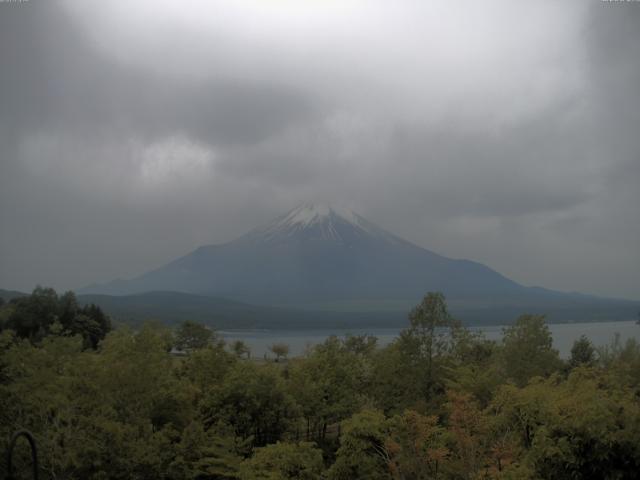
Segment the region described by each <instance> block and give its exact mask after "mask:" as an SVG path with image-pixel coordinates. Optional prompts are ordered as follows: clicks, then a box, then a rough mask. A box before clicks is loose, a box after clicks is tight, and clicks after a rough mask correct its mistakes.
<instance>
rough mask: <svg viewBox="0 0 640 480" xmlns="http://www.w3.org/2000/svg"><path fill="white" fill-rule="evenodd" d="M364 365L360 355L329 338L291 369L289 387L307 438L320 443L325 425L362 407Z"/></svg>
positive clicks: (324, 436)
mask: <svg viewBox="0 0 640 480" xmlns="http://www.w3.org/2000/svg"><path fill="white" fill-rule="evenodd" d="M364 365H365V362H364V359H363V358H362V356H359V355H356V354H355V353H353V352H350V351H348V350H347V349H346V348H345V347H344V345H343V344H342V343H341V342H340V340H338V338H337V337H335V336H332V337H329V338H328V339H327V340H326V341H325V342H324V343H322V344H320V345H316V346H315V348H314V349H313V350H312V353H311V354H310V356H309V357H308V358H305V359H304V360H302V361H299V362H297V363H296V364H294V365H293V366H292V368H291V372H290V381H289V385H290V386H291V392H292V393H293V395H294V397H295V398H296V401H297V403H298V404H299V405H300V407H301V408H302V412H303V415H304V417H305V419H306V423H307V425H306V427H307V439H309V438H310V437H311V438H314V439H315V440H317V441H319V442H320V441H322V440H324V439H325V438H326V436H327V429H328V427H329V425H331V424H334V423H336V422H339V421H341V420H343V419H345V418H348V417H349V415H351V414H353V413H354V412H356V411H357V410H358V409H359V408H360V407H361V406H362V404H363V397H362V395H363V393H364V392H363V390H364V384H365V381H366V379H365V366H364Z"/></svg>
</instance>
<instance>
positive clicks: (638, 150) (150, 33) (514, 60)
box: [0, 0, 640, 299]
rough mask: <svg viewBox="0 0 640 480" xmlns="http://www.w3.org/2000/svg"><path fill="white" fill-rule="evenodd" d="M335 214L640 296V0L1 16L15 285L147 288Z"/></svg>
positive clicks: (0, 205) (5, 180)
mask: <svg viewBox="0 0 640 480" xmlns="http://www.w3.org/2000/svg"><path fill="white" fill-rule="evenodd" d="M327 200H328V201H331V202H332V203H336V204H339V205H342V206H345V207H350V208H352V209H353V210H355V211H356V212H358V213H360V214H361V215H363V216H364V217H365V218H367V219H369V220H370V221H373V222H374V223H376V224H378V225H379V226H381V227H383V228H385V229H387V230H390V231H391V232H393V233H395V234H397V235H400V236H402V237H404V238H406V239H408V240H410V241H413V242H414V243H417V244H418V245H421V246H424V247H426V248H429V249H431V250H433V251H435V252H437V253H440V254H443V255H446V256H449V257H454V258H468V259H472V260H476V261H479V262H482V263H485V264H487V265H489V266H490V267H492V268H494V269H496V270H498V271H499V272H501V273H503V274H505V275H507V276H508V277H510V278H511V279H513V280H516V281H518V282H520V283H523V284H525V285H541V286H545V287H548V288H554V289H559V290H566V291H581V292H585V293H595V294H600V295H609V296H620V297H627V298H634V299H640V2H603V1H600V0H583V1H562V2H559V1H557V0H550V1H540V0H536V1H533V0H531V1H513V0H504V1H489V0H487V1H478V0H456V1H454V2H452V1H441V2H427V1H424V0H416V1H402V0H397V1H387V0H384V1H383V0H381V1H375V0H363V1H350V0H306V1H299V0H272V1H267V0H253V1H250V0H234V1H228V2H217V1H210V0H192V1H191V0H190V1H175V0H174V1H159V0H149V1H136V2H133V1H131V0H121V1H117V0H116V1H109V2H106V1H103V0H95V1H94V0H77V1H63V0H60V1H53V0H50V1H47V2H40V1H37V0H29V1H23V2H21V3H17V2H16V3H13V2H0V288H11V289H20V290H30V289H31V288H33V286H34V285H35V284H37V283H40V284H44V285H51V286H54V287H55V288H57V289H68V288H78V287H81V286H85V285H87V284H90V283H93V282H101V281H107V280H111V279H114V278H117V277H123V278H127V277H131V276H134V275H137V274H140V273H142V272H144V271H146V270H149V269H151V268H154V267H157V266H159V265H161V264H163V263H165V262H167V261H169V260H172V259H174V258H176V257H178V256H181V255H183V254H185V253H188V252H189V251H191V250H193V249H194V248H195V247H197V246H199V245H203V244H212V243H222V242H226V241H229V240H231V239H233V238H235V237H237V236H238V235H240V234H242V233H244V232H245V231H247V230H249V229H251V228H253V227H255V226H256V225H259V224H263V223H266V222H268V221H269V220H271V218H273V217H274V216H277V215H280V214H282V213H284V212H286V211H287V210H289V209H291V208H293V207H295V206H296V205H297V204H299V203H301V202H306V201H327Z"/></svg>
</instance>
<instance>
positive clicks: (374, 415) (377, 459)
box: [327, 409, 392, 480]
mask: <svg viewBox="0 0 640 480" xmlns="http://www.w3.org/2000/svg"><path fill="white" fill-rule="evenodd" d="M388 437H389V425H388V422H387V419H386V417H385V416H384V414H383V413H382V412H381V411H380V410H375V409H365V410H363V411H361V412H359V413H356V414H355V415H353V416H352V417H351V418H349V419H348V420H346V421H344V422H343V423H342V435H341V437H340V447H339V448H338V451H337V452H336V461H335V462H334V464H333V465H332V466H331V468H330V469H329V471H328V475H327V477H328V478H329V480H351V479H354V478H368V479H372V480H391V479H392V476H391V472H390V468H389V466H390V463H391V456H390V453H389V452H388V450H387V445H386V442H387V439H388Z"/></svg>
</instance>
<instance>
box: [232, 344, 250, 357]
mask: <svg viewBox="0 0 640 480" xmlns="http://www.w3.org/2000/svg"><path fill="white" fill-rule="evenodd" d="M231 350H232V351H233V353H235V354H236V356H237V357H238V358H242V357H243V356H245V355H246V357H247V359H249V358H251V348H250V347H249V345H247V344H246V343H245V342H243V341H242V340H235V341H234V342H233V343H232V344H231Z"/></svg>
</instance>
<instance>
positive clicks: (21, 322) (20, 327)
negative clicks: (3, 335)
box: [6, 286, 58, 342]
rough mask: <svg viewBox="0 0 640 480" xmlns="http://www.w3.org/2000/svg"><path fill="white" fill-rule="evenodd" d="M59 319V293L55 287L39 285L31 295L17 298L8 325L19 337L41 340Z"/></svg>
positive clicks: (33, 340) (32, 340)
mask: <svg viewBox="0 0 640 480" xmlns="http://www.w3.org/2000/svg"><path fill="white" fill-rule="evenodd" d="M57 320H58V294H57V293H56V291H55V290H54V289H53V288H43V287H41V286H37V287H36V288H35V289H34V290H33V292H32V293H31V295H29V296H27V297H21V298H17V299H15V303H14V309H13V312H12V314H11V316H10V317H9V319H8V321H7V324H6V327H7V328H11V329H12V330H14V331H15V332H16V334H17V335H18V336H19V337H22V338H28V339H29V340H30V341H31V342H39V341H40V340H42V339H43V338H44V337H45V336H46V335H47V334H48V333H49V330H50V328H51V326H52V325H53V324H54V323H55V322H56V321H57Z"/></svg>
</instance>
